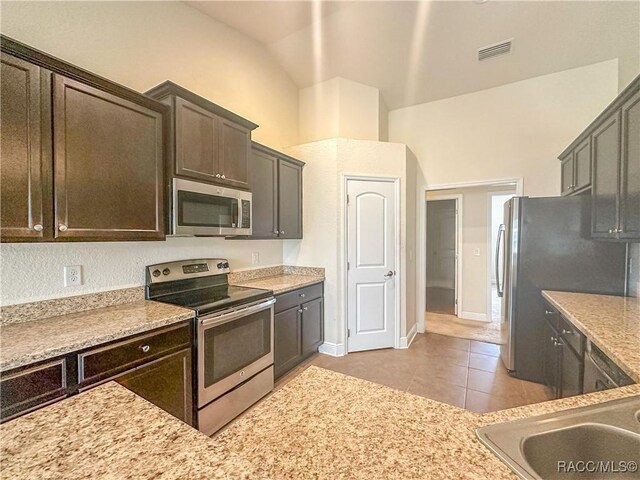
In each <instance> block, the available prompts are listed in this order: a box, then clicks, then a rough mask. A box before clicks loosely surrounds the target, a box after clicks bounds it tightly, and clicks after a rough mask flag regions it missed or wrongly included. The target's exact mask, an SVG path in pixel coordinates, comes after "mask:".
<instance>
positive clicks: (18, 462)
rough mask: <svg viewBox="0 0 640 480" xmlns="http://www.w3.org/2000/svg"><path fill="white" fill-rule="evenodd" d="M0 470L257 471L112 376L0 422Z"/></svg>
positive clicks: (9, 474) (60, 475) (108, 474)
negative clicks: (92, 385) (84, 389)
mask: <svg viewBox="0 0 640 480" xmlns="http://www.w3.org/2000/svg"><path fill="white" fill-rule="evenodd" d="M0 477H1V478H6V479H10V478H15V479H27V478H29V479H36V478H38V479H52V480H53V479H64V480H71V479H74V480H75V479H114V480H116V479H118V480H124V479H136V480H138V479H212V478H234V479H235V478H256V476H255V475H253V474H252V465H251V464H250V463H249V462H246V461H244V460H243V459H241V458H238V457H237V456H236V455H235V454H233V453H231V452H229V451H228V450H226V449H225V447H224V445H223V444H221V443H216V442H212V441H211V440H210V439H209V438H208V437H207V436H205V435H203V434H201V433H200V432H198V431H197V430H195V429H193V428H191V427H189V426H188V425H187V424H185V423H183V422H181V421H180V420H178V419H176V418H175V417H173V416H171V415H169V414H168V413H166V412H164V411H162V410H160V409H159V408H157V407H155V406H154V405H152V404H150V403H148V402H147V401H146V400H143V399H142V398H141V397H139V396H137V395H135V394H134V393H132V392H130V391H129V390H127V389H126V388H124V387H121V386H120V385H118V384H117V383H113V382H112V383H108V384H106V385H102V386H100V387H97V388H94V389H92V390H89V391H87V392H85V393H81V394H80V395H76V396H74V397H72V398H69V399H67V400H64V401H62V402H58V403H56V404H53V405H50V406H48V407H46V408H44V409H41V410H38V411H36V412H33V413H30V414H28V415H25V416H23V417H20V418H17V419H15V420H12V421H10V422H7V423H5V424H2V425H0Z"/></svg>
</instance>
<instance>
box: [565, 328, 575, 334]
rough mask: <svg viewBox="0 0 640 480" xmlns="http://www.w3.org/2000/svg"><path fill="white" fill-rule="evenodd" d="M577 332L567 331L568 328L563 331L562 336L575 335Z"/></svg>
mask: <svg viewBox="0 0 640 480" xmlns="http://www.w3.org/2000/svg"><path fill="white" fill-rule="evenodd" d="M574 333H575V332H574V331H572V330H567V329H566V328H563V329H562V334H563V335H573V334H574Z"/></svg>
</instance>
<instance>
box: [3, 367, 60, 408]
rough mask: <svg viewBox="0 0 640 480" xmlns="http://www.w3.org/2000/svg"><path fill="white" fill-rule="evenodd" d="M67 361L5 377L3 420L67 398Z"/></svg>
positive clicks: (27, 369) (28, 369)
mask: <svg viewBox="0 0 640 480" xmlns="http://www.w3.org/2000/svg"><path fill="white" fill-rule="evenodd" d="M66 388H67V377H66V362H65V360H64V359H59V360H55V361H52V362H48V363H45V364H43V365H38V366H36V367H31V368H26V369H23V370H20V371H18V372H15V373H9V374H8V375H3V376H2V380H1V381H0V398H1V400H0V412H1V414H0V416H1V418H2V420H6V419H8V418H10V417H13V416H15V415H17V414H18V413H26V412H27V411H29V410H33V409H34V408H35V407H38V406H43V405H44V404H46V403H49V402H51V401H53V400H58V399H61V398H62V397H64V396H66Z"/></svg>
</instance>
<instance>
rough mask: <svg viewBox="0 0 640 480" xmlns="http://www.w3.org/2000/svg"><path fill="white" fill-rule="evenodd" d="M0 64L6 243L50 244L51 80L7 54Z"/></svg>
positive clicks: (1, 173) (0, 173)
mask: <svg viewBox="0 0 640 480" xmlns="http://www.w3.org/2000/svg"><path fill="white" fill-rule="evenodd" d="M3 50H4V49H3ZM0 59H1V70H0V102H1V107H0V144H1V145H2V158H1V160H2V161H0V179H1V183H2V189H1V190H0V196H1V198H0V206H1V207H0V208H1V209H2V212H1V217H2V228H1V230H0V231H1V235H2V240H4V241H42V240H45V239H50V238H52V235H53V234H52V232H53V228H52V222H51V208H50V205H49V204H48V203H47V200H48V199H50V197H51V193H50V190H51V131H50V129H48V128H46V126H45V125H47V124H50V115H51V97H50V96H49V95H48V93H49V91H50V87H49V79H50V76H49V75H48V74H47V72H46V71H43V69H41V68H40V67H39V66H37V65H34V64H32V63H29V62H27V61H25V60H22V59H19V58H17V57H13V56H11V55H8V54H7V53H5V52H4V51H3V52H2V53H1V57H0Z"/></svg>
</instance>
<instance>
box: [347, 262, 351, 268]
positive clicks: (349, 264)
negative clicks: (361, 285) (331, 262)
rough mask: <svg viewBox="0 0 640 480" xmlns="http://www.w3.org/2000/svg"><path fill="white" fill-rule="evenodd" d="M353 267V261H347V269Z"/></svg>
mask: <svg viewBox="0 0 640 480" xmlns="http://www.w3.org/2000/svg"><path fill="white" fill-rule="evenodd" d="M350 268H351V263H349V262H347V270H349V269H350Z"/></svg>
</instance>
